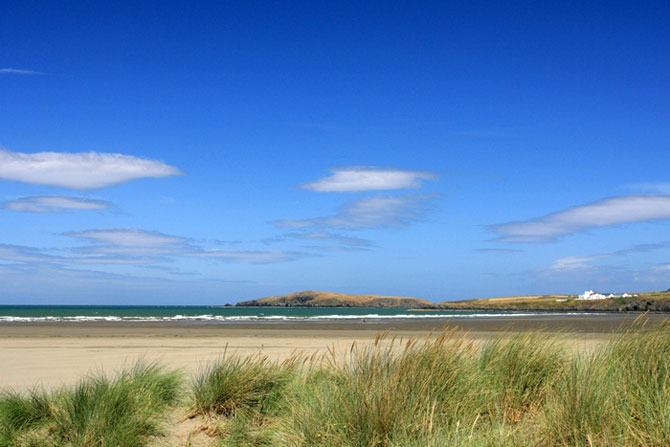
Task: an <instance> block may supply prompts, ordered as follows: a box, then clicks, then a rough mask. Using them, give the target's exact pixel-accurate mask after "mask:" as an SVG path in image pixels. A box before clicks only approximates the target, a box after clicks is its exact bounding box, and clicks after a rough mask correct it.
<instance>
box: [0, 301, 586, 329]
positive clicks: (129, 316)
mask: <svg viewBox="0 0 670 447" xmlns="http://www.w3.org/2000/svg"><path fill="white" fill-rule="evenodd" d="M532 315H535V316H537V315H582V313H580V312H576V313H566V312H561V313H556V312H512V311H510V312H502V311H446V310H420V311H417V310H412V309H402V308H393V309H389V308H364V307H357V308H349V307H335V308H333V307H330V308H324V307H289V308H287V307H218V306H31V305H21V306H18V305H0V325H1V324H3V323H22V322H23V323H31V322H35V323H37V322H87V321H88V322H95V321H100V322H105V321H108V322H114V321H119V322H140V323H141V322H193V323H244V322H262V321H267V322H281V321H294V322H298V321H307V322H309V321H313V322H316V321H361V322H363V321H387V320H420V319H426V320H427V319H447V318H449V319H452V318H456V319H458V318H494V317H503V316H510V317H511V316H518V317H520V316H532Z"/></svg>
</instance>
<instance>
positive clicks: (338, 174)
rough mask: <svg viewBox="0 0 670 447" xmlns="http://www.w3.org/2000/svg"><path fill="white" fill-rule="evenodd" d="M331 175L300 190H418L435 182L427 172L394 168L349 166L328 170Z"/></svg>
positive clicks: (433, 177)
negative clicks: (422, 183)
mask: <svg viewBox="0 0 670 447" xmlns="http://www.w3.org/2000/svg"><path fill="white" fill-rule="evenodd" d="M330 171H331V172H332V174H331V175H330V176H328V177H324V178H322V179H320V180H317V181H315V182H310V183H305V184H303V185H302V188H304V189H309V190H311V191H317V192H361V191H375V190H377V191H380V190H392V189H408V188H418V187H420V186H421V182H422V181H426V180H428V181H429V180H436V179H437V175H436V174H435V173H432V172H429V171H407V170H403V169H395V168H378V167H370V166H350V167H344V168H333V169H330Z"/></svg>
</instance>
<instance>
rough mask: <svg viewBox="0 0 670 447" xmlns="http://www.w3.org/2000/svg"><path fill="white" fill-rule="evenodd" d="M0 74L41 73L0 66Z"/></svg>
mask: <svg viewBox="0 0 670 447" xmlns="http://www.w3.org/2000/svg"><path fill="white" fill-rule="evenodd" d="M0 74H16V75H39V74H42V73H40V72H39V71H34V70H24V69H20V68H0Z"/></svg>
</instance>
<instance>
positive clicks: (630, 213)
mask: <svg viewBox="0 0 670 447" xmlns="http://www.w3.org/2000/svg"><path fill="white" fill-rule="evenodd" d="M669 219H670V195H665V194H633V195H626V196H616V197H610V198H606V199H602V200H598V201H596V202H592V203H587V204H585V205H578V206H574V207H571V208H567V209H565V210H563V211H558V212H556V213H551V214H547V215H546V216H541V217H537V218H533V219H529V220H525V221H517V222H509V223H503V224H497V225H490V226H489V227H488V230H489V231H491V232H493V233H495V234H496V235H497V237H496V239H495V240H496V241H499V242H526V243H537V242H551V241H555V240H558V239H560V238H561V237H564V236H567V235H571V234H575V233H579V232H583V231H586V230H588V229H591V228H599V227H608V226H615V225H623V224H631V223H643V222H653V221H659V220H669Z"/></svg>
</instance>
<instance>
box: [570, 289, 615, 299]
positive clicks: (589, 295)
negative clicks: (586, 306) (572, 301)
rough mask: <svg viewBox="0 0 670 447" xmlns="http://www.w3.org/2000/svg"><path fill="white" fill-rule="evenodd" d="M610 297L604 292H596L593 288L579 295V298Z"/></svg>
mask: <svg viewBox="0 0 670 447" xmlns="http://www.w3.org/2000/svg"><path fill="white" fill-rule="evenodd" d="M607 298H608V297H607V296H605V295H603V294H602V293H598V292H594V291H593V290H587V291H586V292H584V293H582V294H581V295H579V297H578V298H577V299H578V300H605V299H607Z"/></svg>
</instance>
